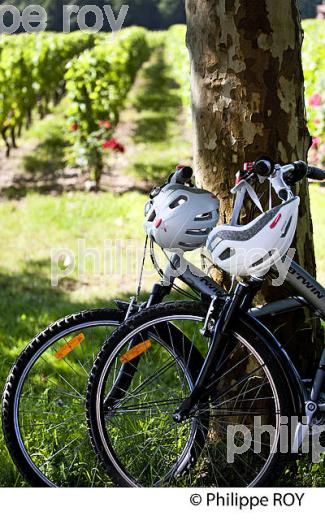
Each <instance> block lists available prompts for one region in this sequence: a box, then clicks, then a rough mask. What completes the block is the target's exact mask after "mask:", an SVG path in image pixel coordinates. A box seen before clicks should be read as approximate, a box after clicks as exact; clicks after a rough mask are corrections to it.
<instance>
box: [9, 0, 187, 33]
mask: <svg viewBox="0 0 325 520" xmlns="http://www.w3.org/2000/svg"><path fill="white" fill-rule="evenodd" d="M107 3H108V2H107V0H92V1H91V2H89V0H55V1H54V0H38V2H37V4H38V5H41V6H42V7H44V8H45V9H46V12H47V14H48V29H49V30H51V31H62V25H63V24H62V10H63V6H64V5H78V6H80V7H82V6H84V5H91V6H92V5H96V6H98V7H100V8H102V7H103V6H104V5H107ZM10 4H11V5H15V6H16V7H18V8H19V9H23V8H24V7H26V6H28V5H30V2H29V1H27V0H12V1H11V2H10ZM109 4H110V5H112V7H113V10H114V12H115V13H116V14H117V13H118V12H119V10H120V8H121V6H122V5H125V4H126V5H129V11H128V15H127V17H126V21H125V25H126V26H131V25H141V26H143V27H146V28H147V29H155V30H156V29H166V28H167V27H169V26H170V25H172V24H175V23H185V9H184V0H132V1H131V2H125V0H111V1H110V2H109ZM72 20H73V24H72V29H73V30H76V29H78V27H77V23H76V19H75V18H74V19H73V18H72ZM103 30H104V31H109V30H110V27H109V25H108V22H107V21H105V23H104V26H103Z"/></svg>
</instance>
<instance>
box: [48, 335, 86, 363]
mask: <svg viewBox="0 0 325 520" xmlns="http://www.w3.org/2000/svg"><path fill="white" fill-rule="evenodd" d="M85 339H86V338H85V335H84V334H82V333H81V334H79V336H75V337H74V338H72V339H71V340H70V341H68V342H67V343H66V344H65V345H63V347H61V348H60V349H59V350H58V351H57V352H56V353H55V355H54V357H56V359H63V358H65V357H66V356H67V355H68V354H70V352H72V351H73V350H74V349H75V348H77V347H78V346H79V345H80V344H81V343H82V342H83V341H84V340H85Z"/></svg>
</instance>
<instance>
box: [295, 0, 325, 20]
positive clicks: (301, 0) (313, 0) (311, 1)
mask: <svg viewBox="0 0 325 520" xmlns="http://www.w3.org/2000/svg"><path fill="white" fill-rule="evenodd" d="M321 3H322V0H298V4H299V9H300V12H301V16H302V18H315V16H316V6H317V5H318V4H321Z"/></svg>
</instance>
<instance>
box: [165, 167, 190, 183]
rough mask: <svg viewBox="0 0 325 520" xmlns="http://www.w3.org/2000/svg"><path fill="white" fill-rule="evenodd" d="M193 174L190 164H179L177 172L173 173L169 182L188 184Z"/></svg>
mask: <svg viewBox="0 0 325 520" xmlns="http://www.w3.org/2000/svg"><path fill="white" fill-rule="evenodd" d="M192 175H193V169H192V168H191V167H190V166H181V165H180V166H177V168H176V172H175V173H174V174H173V175H172V177H171V178H170V180H169V182H170V183H171V184H174V183H175V184H186V183H187V182H189V181H190V180H191V178H192Z"/></svg>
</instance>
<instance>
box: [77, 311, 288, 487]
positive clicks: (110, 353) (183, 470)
mask: <svg viewBox="0 0 325 520" xmlns="http://www.w3.org/2000/svg"><path fill="white" fill-rule="evenodd" d="M206 312H207V309H206V308H205V307H204V306H201V305H200V304H197V303H193V302H175V303H168V304H163V305H158V306H155V307H152V308H150V309H147V310H145V311H142V312H141V313H138V314H137V315H136V316H135V317H133V318H131V319H130V320H128V321H127V322H125V323H124V324H122V325H121V326H120V327H119V328H118V329H117V330H116V331H115V333H114V334H113V335H112V336H111V337H110V338H109V339H108V340H107V342H106V343H105V345H104V347H103V349H102V350H101V352H100V353H99V355H98V357H97V360H96V362H95V364H94V367H93V370H92V372H91V376H90V380H89V385H88V392H87V418H88V425H89V431H90V436H91V439H92V442H93V444H94V448H95V450H96V452H97V454H98V456H99V458H100V460H101V461H102V463H103V464H104V467H105V468H106V471H107V473H108V475H109V476H110V477H111V478H112V479H113V480H114V482H116V483H117V484H118V485H120V486H142V487H153V486H169V487H178V486H179V487H181V486H195V487H200V486H203V487H206V486H222V487H228V486H236V487H246V486H260V485H263V484H265V483H266V482H267V481H269V479H270V478H272V476H274V474H275V469H277V470H278V469H279V467H280V462H281V461H282V456H281V454H280V453H279V450H278V447H279V438H280V426H281V420H280V419H281V416H283V415H284V416H289V415H290V407H289V404H288V399H287V395H288V388H287V386H286V384H285V382H284V381H285V380H284V378H282V375H281V372H280V370H279V366H278V364H277V361H276V359H275V357H274V356H273V355H272V352H271V351H270V349H269V348H268V346H267V344H265V343H264V342H263V341H262V340H260V339H258V338H257V337H256V336H255V335H254V336H253V335H252V332H251V331H250V330H249V329H248V327H245V324H244V323H242V322H240V321H239V322H238V327H237V328H236V330H234V331H233V333H232V335H231V337H230V339H229V345H228V348H229V353H228V354H227V356H226V358H225V359H224V360H223V362H222V367H221V368H222V371H221V372H218V375H217V376H216V378H213V377H212V378H211V382H210V383H209V394H208V396H207V397H206V398H205V399H204V400H203V401H202V400H201V402H200V403H199V405H197V407H196V409H195V410H193V413H192V414H191V416H190V417H189V418H188V419H187V420H186V421H184V422H183V423H181V424H178V423H176V422H175V421H174V420H173V413H174V412H175V411H176V409H177V407H178V405H179V404H180V402H181V401H182V400H183V399H184V398H185V397H186V396H188V394H189V392H190V390H191V389H192V387H193V383H194V381H195V378H196V375H197V373H198V372H197V368H198V367H197V361H196V356H195V355H193V353H195V352H196V350H197V349H198V350H200V351H201V352H203V353H204V352H206V350H207V341H208V340H207V338H204V337H202V335H200V333H199V329H200V328H201V327H202V322H203V320H204V318H205V316H206ZM162 329H165V331H169V334H168V333H167V332H166V333H165V335H164V337H163V335H162V333H161V331H162ZM175 330H178V334H179V335H178V336H177V335H176V336H175V335H174V334H173V331H175ZM182 338H186V340H183V339H182ZM130 345H132V348H130ZM189 345H190V348H189V347H188V346H189ZM134 359H136V364H137V366H136V370H135V371H134V376H133V379H132V382H131V383H130V386H129V388H128V391H127V392H126V393H125V394H124V395H123V396H122V397H121V396H120V397H119V399H116V401H115V403H113V405H111V406H110V407H108V408H107V407H106V406H105V396H107V394H109V393H110V392H114V391H115V385H116V381H118V373H119V370H120V369H121V366H122V365H123V364H124V363H127V364H128V365H130V366H132V363H133V362H134ZM258 421H259V422H258ZM266 426H267V427H268V428H267V431H264V432H263V428H264V427H266ZM270 429H272V432H273V435H272V434H269V430H270ZM231 432H232V436H231V440H232V441H233V443H232V445H230V444H231V443H230V442H229V437H228V445H227V435H229V434H230V433H231ZM243 435H244V437H245V435H246V437H245V438H244V441H245V442H246V438H249V439H250V440H251V442H250V445H249V446H247V449H245V450H244V451H243V450H242V445H243V439H242V436H243ZM244 444H245V443H244ZM229 448H231V449H232V452H231V450H230V451H229ZM231 456H233V461H230V459H231Z"/></svg>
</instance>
